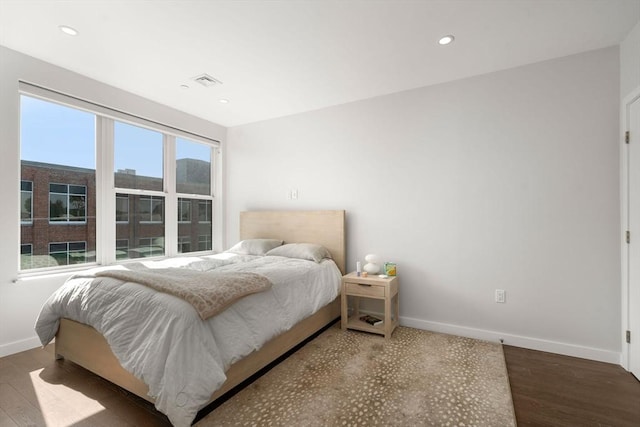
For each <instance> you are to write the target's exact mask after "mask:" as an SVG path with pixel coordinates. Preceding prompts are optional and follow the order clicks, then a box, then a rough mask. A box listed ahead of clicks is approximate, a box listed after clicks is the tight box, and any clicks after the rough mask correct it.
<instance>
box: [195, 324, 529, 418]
mask: <svg viewBox="0 0 640 427" xmlns="http://www.w3.org/2000/svg"><path fill="white" fill-rule="evenodd" d="M234 425H237V426H251V425H257V426H263V425H264V426H271V425H273V426H393V425H398V426H501V427H505V426H515V425H516V422H515V417H514V412H513V404H512V401H511V391H510V388H509V381H508V376H507V369H506V364H505V361H504V355H503V353H502V347H501V346H500V345H498V344H493V343H488V342H485V341H478V340H473V339H469V338H462V337H457V336H453V335H443V334H438V333H433V332H428V331H422V330H418V329H412V328H406V327H399V328H398V329H396V331H395V332H394V333H393V336H392V338H391V339H390V340H389V341H386V342H385V340H384V338H383V337H382V336H380V335H372V334H367V333H362V332H355V331H342V330H340V329H339V327H337V326H333V327H331V328H329V329H327V330H326V331H325V332H323V333H322V334H320V335H319V336H318V337H317V338H316V339H314V340H313V341H311V342H309V343H308V344H307V345H305V346H304V347H302V348H301V349H300V350H298V351H297V352H296V353H294V354H293V355H291V356H290V357H288V358H287V359H286V360H284V361H283V362H282V363H280V364H279V365H277V366H276V367H274V368H273V369H272V370H270V371H269V372H268V373H267V374H265V375H264V376H262V377H260V378H259V379H258V380H257V381H255V382H254V383H252V384H251V385H250V386H248V387H246V388H245V389H244V390H242V391H241V392H239V393H238V394H236V395H235V396H234V397H233V398H231V399H230V400H228V401H227V402H225V403H224V404H222V405H221V406H220V407H218V408H217V409H215V410H214V411H213V412H211V413H210V414H209V415H207V416H206V417H205V418H203V419H202V420H201V421H200V422H198V423H197V424H196V427H206V426H234Z"/></svg>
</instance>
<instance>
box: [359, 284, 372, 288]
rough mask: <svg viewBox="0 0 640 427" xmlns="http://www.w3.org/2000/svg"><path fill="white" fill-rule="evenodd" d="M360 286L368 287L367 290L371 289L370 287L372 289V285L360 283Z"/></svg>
mask: <svg viewBox="0 0 640 427" xmlns="http://www.w3.org/2000/svg"><path fill="white" fill-rule="evenodd" d="M358 285H360V286H366V287H367V288H370V287H371V285H367V284H366V283H358Z"/></svg>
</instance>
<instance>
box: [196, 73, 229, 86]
mask: <svg viewBox="0 0 640 427" xmlns="http://www.w3.org/2000/svg"><path fill="white" fill-rule="evenodd" d="M193 80H194V81H196V82H198V83H200V84H201V85H202V86H204V87H212V86H216V85H221V84H222V82H221V81H220V80H218V79H216V78H213V77H211V76H210V75H209V74H206V73H205V74H201V75H199V76H196V77H194V78H193Z"/></svg>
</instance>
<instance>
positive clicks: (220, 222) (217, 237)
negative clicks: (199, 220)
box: [211, 147, 226, 251]
mask: <svg viewBox="0 0 640 427" xmlns="http://www.w3.org/2000/svg"><path fill="white" fill-rule="evenodd" d="M223 164H224V162H223V155H222V148H221V147H214V148H213V149H212V150H211V191H212V193H213V202H212V205H213V206H212V209H213V211H212V212H211V222H212V227H211V228H212V230H211V232H212V233H213V237H212V249H213V250H214V251H222V250H223V249H224V248H226V237H225V236H224V233H223V232H222V230H224V215H223V214H222V212H223V211H224V200H223V197H222V195H223V192H222V186H223V184H224V183H223V182H222V179H223V178H222V177H223V176H224V175H223V173H224V170H223Z"/></svg>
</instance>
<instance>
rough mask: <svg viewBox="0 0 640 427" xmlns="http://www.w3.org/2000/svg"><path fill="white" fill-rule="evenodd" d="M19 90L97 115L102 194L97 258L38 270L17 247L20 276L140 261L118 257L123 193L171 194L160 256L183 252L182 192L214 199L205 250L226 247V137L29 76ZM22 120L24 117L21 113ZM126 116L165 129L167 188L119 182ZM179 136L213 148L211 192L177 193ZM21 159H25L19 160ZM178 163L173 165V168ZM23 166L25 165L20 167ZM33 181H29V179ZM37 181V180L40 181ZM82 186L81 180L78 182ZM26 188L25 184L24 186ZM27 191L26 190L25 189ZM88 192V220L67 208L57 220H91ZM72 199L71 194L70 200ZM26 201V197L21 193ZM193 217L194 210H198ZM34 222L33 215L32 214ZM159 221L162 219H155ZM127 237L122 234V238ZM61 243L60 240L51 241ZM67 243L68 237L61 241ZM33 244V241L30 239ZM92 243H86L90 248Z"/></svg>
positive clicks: (97, 197) (138, 123)
mask: <svg viewBox="0 0 640 427" xmlns="http://www.w3.org/2000/svg"><path fill="white" fill-rule="evenodd" d="M18 86H19V88H18V95H19V96H22V95H24V96H28V97H32V98H36V99H40V100H43V101H46V102H51V103H55V104H60V105H63V106H66V107H70V108H75V109H78V110H82V111H86V112H89V113H91V114H94V115H95V120H96V126H95V129H96V139H95V144H96V147H95V150H96V189H95V191H96V195H95V210H96V236H95V239H96V247H95V248H96V255H95V262H89V263H85V264H72V265H66V266H58V267H47V268H36V269H24V270H23V269H22V268H21V266H20V256H19V255H20V252H17V258H16V260H17V273H18V276H19V277H28V276H37V275H42V274H50V273H54V272H55V273H58V272H64V271H74V270H79V269H86V268H90V267H91V266H92V265H96V264H97V265H107V264H113V263H123V262H127V261H132V260H134V259H133V258H128V259H126V260H117V259H116V231H115V229H116V224H123V223H124V222H123V221H118V222H116V214H115V208H116V201H115V197H116V194H117V193H121V194H123V195H142V194H148V195H152V196H161V197H164V198H165V205H164V212H163V221H164V230H165V236H164V239H165V240H164V249H165V253H164V255H159V256H157V258H163V257H171V256H176V255H179V253H178V247H177V246H178V245H177V244H178V221H177V220H178V218H177V200H178V198H179V197H187V198H196V199H206V200H211V205H212V211H213V212H212V227H211V241H212V248H211V250H207V251H202V252H208V253H210V252H211V251H213V250H214V247H217V248H221V247H222V232H221V230H222V228H223V226H224V224H223V222H222V215H221V214H222V204H221V199H222V198H221V190H222V168H221V166H222V163H223V162H222V149H221V145H220V142H219V141H218V140H215V139H213V138H209V137H205V136H202V135H198V134H194V133H192V132H188V131H184V130H181V129H179V128H175V127H171V126H167V125H165V124H163V123H160V122H155V121H152V120H148V119H145V118H142V117H138V116H134V115H130V114H127V113H125V112H123V111H119V110H115V109H111V108H109V107H105V106H103V105H99V104H95V103H92V102H88V101H85V100H82V99H79V98H75V97H70V96H67V95H65V94H62V93H59V92H55V91H51V90H49V89H44V88H41V87H38V86H35V85H32V84H29V83H26V82H23V81H20V82H19V85H18ZM19 120H21V116H19ZM115 120H118V121H122V122H125V123H128V124H131V125H134V126H139V127H143V128H148V129H150V130H153V131H157V132H160V133H162V135H163V150H164V157H163V168H164V171H165V174H164V176H163V181H164V188H163V190H162V191H140V190H134V189H123V188H116V187H115V177H114V168H113V166H114V153H113V150H114V121H115ZM176 138H183V139H186V140H189V141H193V142H196V143H201V144H205V145H206V146H208V147H209V148H210V150H211V172H210V178H211V186H210V188H211V194H207V195H192V194H178V193H177V192H176V188H175V187H176V183H175V176H176V172H175V167H176V150H175V141H176ZM18 161H19V162H21V161H22V159H21V158H20V159H18ZM172 167H173V170H171V169H172ZM18 170H20V168H19V169H18ZM17 179H18V181H23V180H22V179H21V174H18V177H17ZM24 181H28V180H24ZM34 185H35V184H34ZM72 185H76V184H72ZM19 188H20V187H19ZM33 189H34V188H33V186H32V198H31V200H32V218H33ZM21 191H22V190H21ZM84 197H85V220H84V221H69V217H68V210H69V206H68V207H67V218H66V220H60V221H53V222H52V225H53V224H68V225H71V224H86V223H87V218H88V215H89V212H88V211H89V209H88V203H89V200H88V199H89V194H86V193H85V195H84ZM67 200H68V199H67ZM20 201H22V198H21V197H20ZM20 210H21V209H19V212H18V215H20V217H19V219H18V220H19V226H22V225H28V224H23V223H22V221H21V220H20V218H21V213H20ZM128 217H129V223H130V222H131V221H132V219H131V201H129V215H128ZM192 218H193V212H192ZM32 222H33V219H32ZM153 223H155V224H157V223H159V221H154V222H153ZM119 240H122V239H119ZM49 243H55V242H49ZM60 243H62V242H60ZM21 244H22V240H19V244H18V248H17V251H20V245H21ZM25 244H32V243H25ZM87 247H88V244H87V243H85V251H86V250H87ZM194 253H195V252H189V253H188V255H193V254H194Z"/></svg>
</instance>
